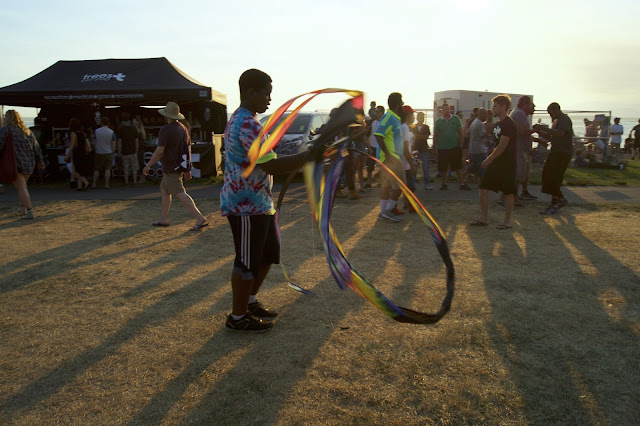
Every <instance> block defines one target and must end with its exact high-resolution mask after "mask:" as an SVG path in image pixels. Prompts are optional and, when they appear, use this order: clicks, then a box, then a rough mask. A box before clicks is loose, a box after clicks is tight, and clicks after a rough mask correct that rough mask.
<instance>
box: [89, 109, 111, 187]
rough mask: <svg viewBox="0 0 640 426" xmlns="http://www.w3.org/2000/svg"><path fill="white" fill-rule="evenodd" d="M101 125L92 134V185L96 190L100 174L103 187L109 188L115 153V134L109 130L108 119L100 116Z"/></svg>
mask: <svg viewBox="0 0 640 426" xmlns="http://www.w3.org/2000/svg"><path fill="white" fill-rule="evenodd" d="M100 124H101V125H102V126H101V127H100V128H99V129H96V130H95V132H94V135H93V136H94V139H95V140H96V155H95V157H94V160H93V161H94V167H93V168H94V172H93V185H92V188H94V189H95V188H96V185H97V183H98V178H100V174H101V173H102V174H104V187H105V188H109V179H110V178H111V169H112V168H113V153H114V152H115V151H116V133H115V132H114V131H113V130H111V129H110V128H109V117H107V116H102V118H101V119H100Z"/></svg>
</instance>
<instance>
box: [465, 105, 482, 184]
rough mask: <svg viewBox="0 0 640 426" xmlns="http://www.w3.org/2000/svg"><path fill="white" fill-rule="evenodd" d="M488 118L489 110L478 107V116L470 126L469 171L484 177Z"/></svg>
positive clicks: (480, 177)
mask: <svg viewBox="0 0 640 426" xmlns="http://www.w3.org/2000/svg"><path fill="white" fill-rule="evenodd" d="M486 119H487V110H486V109H484V108H479V109H478V116H477V117H476V118H475V119H474V120H473V122H471V127H469V166H468V167H467V173H470V174H474V175H476V176H477V177H478V178H479V179H482V176H483V175H484V169H483V168H482V166H481V164H482V162H483V161H484V160H485V158H487V143H486V141H487V129H486V127H485V124H484V122H485V120H486Z"/></svg>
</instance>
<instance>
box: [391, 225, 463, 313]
mask: <svg viewBox="0 0 640 426" xmlns="http://www.w3.org/2000/svg"><path fill="white" fill-rule="evenodd" d="M404 218H405V221H406V227H405V229H404V231H403V236H402V237H401V238H402V244H400V247H399V250H398V253H397V254H396V258H397V262H398V263H399V264H401V265H403V266H404V268H405V271H409V273H411V274H413V275H407V272H405V275H404V277H403V279H402V280H401V283H398V284H399V285H397V286H395V287H394V290H393V291H392V292H391V293H390V295H389V296H390V299H391V300H393V301H394V302H395V303H397V304H398V305H400V306H404V307H407V308H411V309H415V310H418V311H423V312H436V311H437V310H438V309H439V308H440V304H441V301H442V299H443V298H444V296H445V294H446V282H447V272H446V269H445V268H444V264H443V262H442V258H441V257H440V254H439V253H438V250H437V248H436V247H435V244H434V242H433V238H432V237H431V233H430V232H429V227H427V225H425V223H424V222H423V221H422V220H421V219H420V218H419V217H418V216H417V215H416V214H411V215H406V216H404ZM434 218H435V219H436V221H437V220H438V218H437V217H434ZM442 219H443V220H442V221H441V223H440V226H441V227H442V229H443V232H444V233H445V238H446V240H447V246H448V247H449V250H451V247H452V246H453V243H454V241H455V238H456V234H457V230H458V228H457V226H455V225H453V224H450V223H449V221H448V220H447V218H446V217H442ZM416 235H417V236H418V238H417V241H416ZM456 266H457V265H456V264H455V263H454V267H456ZM458 266H459V265H458ZM418 271H420V272H418ZM426 275H428V276H431V277H433V280H434V281H436V282H437V284H436V285H435V286H434V291H433V292H430V293H429V298H428V299H427V300H425V299H424V297H422V296H419V295H418V293H420V290H421V289H420V288H419V287H418V283H419V282H420V281H421V280H422V279H423V277H424V276H426ZM422 290H424V289H422ZM396 299H397V300H396ZM406 300H413V301H414V302H413V303H411V304H407V303H406V302H405V301H406ZM454 300H455V299H454Z"/></svg>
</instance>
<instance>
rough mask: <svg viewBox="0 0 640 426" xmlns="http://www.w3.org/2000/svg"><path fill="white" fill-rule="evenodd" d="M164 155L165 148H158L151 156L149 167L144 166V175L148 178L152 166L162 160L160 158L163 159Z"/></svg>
mask: <svg viewBox="0 0 640 426" xmlns="http://www.w3.org/2000/svg"><path fill="white" fill-rule="evenodd" d="M163 153H164V146H159V147H157V148H156V150H155V151H154V152H153V155H152V156H151V159H150V160H149V162H148V163H147V165H146V166H144V169H142V174H143V175H145V176H146V175H148V174H149V169H150V168H151V166H153V165H154V164H156V163H157V162H158V160H160V158H162V154H163Z"/></svg>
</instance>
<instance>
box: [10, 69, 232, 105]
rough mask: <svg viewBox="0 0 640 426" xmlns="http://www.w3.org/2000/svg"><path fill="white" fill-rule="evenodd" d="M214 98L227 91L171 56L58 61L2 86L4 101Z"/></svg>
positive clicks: (156, 102) (156, 101) (124, 102)
mask: <svg viewBox="0 0 640 426" xmlns="http://www.w3.org/2000/svg"><path fill="white" fill-rule="evenodd" d="M167 101H174V102H176V103H178V104H184V103H192V102H199V101H214V102H216V103H218V104H220V105H226V104H227V97H226V95H224V94H222V93H220V92H216V91H215V90H213V89H211V87H206V86H204V85H203V84H202V83H200V82H198V81H197V80H195V79H193V78H191V77H189V76H188V75H186V74H185V73H184V72H182V71H181V70H180V69H178V68H177V67H175V66H174V65H173V64H172V63H171V62H169V61H168V60H167V58H148V59H101V60H88V61H58V62H56V63H55V64H53V65H51V66H50V67H49V68H47V69H45V70H43V71H41V72H39V73H38V74H36V75H34V76H33V77H31V78H28V79H26V80H24V81H21V82H20V83H16V84H12V85H10V86H6V87H2V88H0V105H12V106H23V107H35V108H41V107H42V106H44V105H52V104H55V105H60V104H73V105H87V104H94V103H98V104H100V105H138V106H140V105H164V104H166V103H167Z"/></svg>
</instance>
